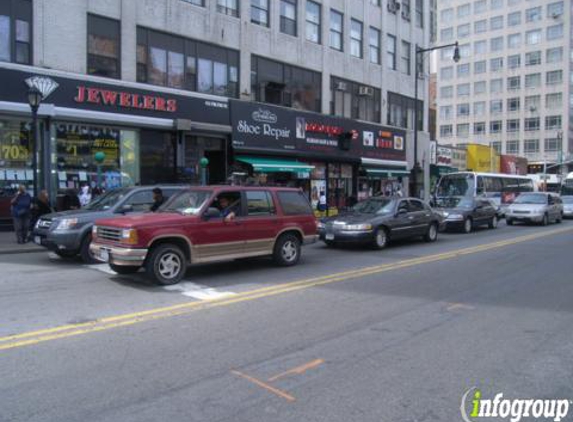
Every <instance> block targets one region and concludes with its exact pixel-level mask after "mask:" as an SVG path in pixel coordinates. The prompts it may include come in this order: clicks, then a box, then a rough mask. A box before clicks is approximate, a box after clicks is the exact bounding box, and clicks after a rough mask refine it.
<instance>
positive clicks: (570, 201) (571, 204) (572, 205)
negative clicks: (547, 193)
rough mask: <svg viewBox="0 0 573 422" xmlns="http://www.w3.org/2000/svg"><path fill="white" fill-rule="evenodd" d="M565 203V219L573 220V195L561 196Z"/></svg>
mask: <svg viewBox="0 0 573 422" xmlns="http://www.w3.org/2000/svg"><path fill="white" fill-rule="evenodd" d="M561 201H562V202H563V217H564V218H573V195H565V196H561Z"/></svg>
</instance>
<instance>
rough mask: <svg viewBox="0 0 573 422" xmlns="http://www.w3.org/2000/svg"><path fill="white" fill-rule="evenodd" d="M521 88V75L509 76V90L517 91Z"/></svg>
mask: <svg viewBox="0 0 573 422" xmlns="http://www.w3.org/2000/svg"><path fill="white" fill-rule="evenodd" d="M519 89H521V76H510V77H508V78H507V90H508V91H517V90H519Z"/></svg>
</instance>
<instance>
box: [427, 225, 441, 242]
mask: <svg viewBox="0 0 573 422" xmlns="http://www.w3.org/2000/svg"><path fill="white" fill-rule="evenodd" d="M424 240H425V241H426V242H435V241H436V240H438V225H437V224H436V223H431V224H430V226H429V227H428V231H427V232H426V234H425V235H424Z"/></svg>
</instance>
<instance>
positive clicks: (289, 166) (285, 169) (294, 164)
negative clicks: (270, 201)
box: [237, 157, 314, 173]
mask: <svg viewBox="0 0 573 422" xmlns="http://www.w3.org/2000/svg"><path fill="white" fill-rule="evenodd" d="M237 160H238V161H241V162H243V163H247V164H250V165H251V166H253V170H254V171H256V172H261V173H305V172H306V173H308V172H310V171H311V170H312V169H313V168H314V166H313V165H310V164H306V163H301V162H300V161H296V160H276V159H272V158H262V157H237Z"/></svg>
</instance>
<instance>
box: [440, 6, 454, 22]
mask: <svg viewBox="0 0 573 422" xmlns="http://www.w3.org/2000/svg"><path fill="white" fill-rule="evenodd" d="M440 20H441V21H442V22H452V21H453V20H454V8H453V7H449V8H447V9H442V10H441V11H440Z"/></svg>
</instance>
